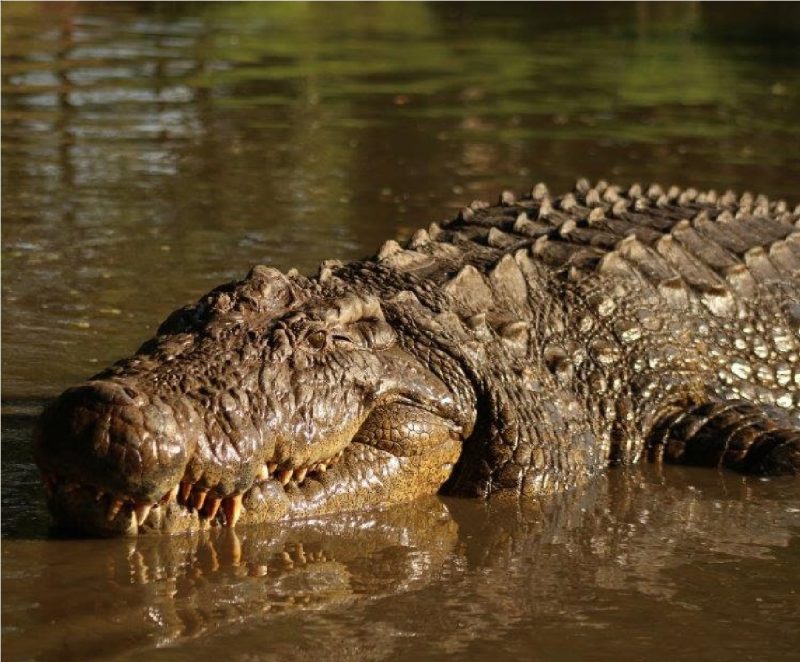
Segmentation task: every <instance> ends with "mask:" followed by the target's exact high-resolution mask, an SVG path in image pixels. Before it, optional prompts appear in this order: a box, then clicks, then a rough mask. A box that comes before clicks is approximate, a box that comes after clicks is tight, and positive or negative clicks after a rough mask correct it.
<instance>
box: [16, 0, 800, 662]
mask: <svg viewBox="0 0 800 662" xmlns="http://www.w3.org/2000/svg"><path fill="white" fill-rule="evenodd" d="M798 7H800V5H797V4H791V3H784V4H782V5H768V4H761V5H753V4H739V5H735V6H732V5H719V4H713V3H711V4H704V3H678V4H662V3H656V4H646V3H640V4H613V3H611V4H601V3H593V4H591V5H575V4H564V5H533V4H530V5H515V6H509V5H504V4H502V3H500V4H497V3H496V4H490V3H485V4H471V5H467V6H463V5H452V4H449V3H442V4H421V3H379V4H367V5H365V4H334V5H331V4H328V3H271V4H261V3H205V4H195V3H186V4H183V3H169V4H147V5H144V4H118V3H62V4H57V5H56V4H50V3H47V4H45V3H38V4H25V3H12V4H9V3H3V5H2V13H3V24H2V30H3V33H2V37H3V39H2V55H3V66H2V129H3V140H2V215H3V233H2V252H3V255H2V257H3V279H2V294H3V298H2V306H3V316H2V325H3V328H2V331H3V353H2V379H3V412H2V413H3V416H2V424H3V438H2V446H3V464H2V500H3V536H4V541H3V550H2V553H3V564H2V573H3V584H2V592H3V603H2V609H3V653H4V654H6V655H8V656H9V657H10V658H11V659H28V658H38V659H54V658H58V659H89V658H92V657H95V658H97V657H100V658H108V657H111V656H114V655H117V656H121V657H127V658H139V657H141V656H142V655H145V654H146V655H148V657H150V656H152V655H153V654H154V653H155V651H156V648H157V647H158V654H159V655H161V656H162V657H167V658H172V657H174V658H175V659H186V657H187V656H191V655H197V656H198V658H200V657H202V658H206V657H210V656H212V655H219V656H220V657H222V656H224V657H225V659H241V660H252V659H262V658H264V657H266V658H267V659H271V658H272V657H274V658H281V659H286V658H292V657H310V656H312V655H313V656H314V657H315V658H318V659H326V658H332V659H359V660H360V659H365V658H371V659H374V658H377V659H386V658H395V659H397V658H425V657H426V656H428V657H433V658H439V657H442V656H444V655H446V654H451V655H458V656H459V657H475V658H481V659H484V658H486V657H489V656H491V657H492V658H495V659H496V658H498V657H508V658H516V659H520V658H523V659H529V658H531V657H540V658H541V659H546V660H552V659H584V658H588V659H595V658H597V657H598V656H604V657H609V656H611V655H613V656H614V657H615V658H617V657H621V658H627V659H642V658H645V657H647V658H648V659H670V658H674V657H676V656H678V657H691V658H692V659H715V660H716V659H719V658H720V657H722V656H723V655H725V656H726V657H727V656H732V655H733V654H735V655H736V656H737V657H742V658H748V657H749V658H763V657H769V658H770V659H780V658H784V659H792V658H793V657H796V651H797V649H798V646H800V641H798V632H800V623H798V617H797V613H798V612H797V604H798V593H797V591H798V588H797V587H798V586H800V576H798V572H799V570H798V569H799V568H800V542H798V541H800V535H798V529H800V512H799V509H800V502H798V494H797V487H796V485H795V484H793V483H789V482H782V481H772V482H760V481H753V480H745V481H743V480H741V479H740V478H737V477H731V476H720V475H718V474H716V473H713V472H693V471H690V470H680V469H671V470H669V471H668V472H666V473H665V475H664V476H660V475H659V474H658V473H657V472H655V471H652V472H651V471H645V472H644V473H642V474H636V473H634V474H630V475H628V474H624V473H621V472H611V473H610V475H609V476H607V477H601V478H600V479H598V481H596V482H595V483H594V484H593V485H592V486H591V488H590V489H589V490H588V491H586V492H580V493H576V494H570V495H564V496H562V497H559V498H557V499H555V500H554V501H553V502H552V503H540V504H529V505H528V506H526V507H524V508H523V507H521V506H520V505H519V504H518V503H517V502H515V501H514V502H504V501H503V500H502V499H495V500H493V501H492V502H490V503H489V504H488V505H487V504H483V503H479V502H472V501H449V500H448V501H446V502H443V501H440V500H438V499H433V500H430V501H424V502H420V503H418V504H413V505H410V506H407V507H403V508H398V509H393V510H390V511H387V512H384V513H366V514H360V515H353V516H348V517H343V518H335V519H330V520H326V521H319V522H307V523H298V524H296V525H293V526H288V527H285V528H284V527H281V529H279V530H275V529H266V530H260V529H257V528H252V529H247V530H243V531H241V532H237V535H230V534H226V533H224V532H212V533H210V534H207V535H203V536H195V537H174V538H157V539H142V540H137V541H135V542H126V541H76V540H59V539H52V538H49V537H48V530H47V522H48V518H47V515H46V513H45V511H44V507H43V504H42V499H41V495H40V492H39V487H38V485H37V479H36V474H35V470H34V468H33V465H32V462H31V458H30V451H29V446H30V426H31V421H32V416H33V415H35V413H36V412H37V411H38V409H39V408H40V406H41V404H42V403H43V402H44V401H45V400H46V399H47V398H48V397H49V396H52V395H54V394H56V393H57V392H59V391H61V390H62V389H63V388H65V387H66V386H68V385H69V384H71V383H74V382H77V381H79V380H81V379H83V378H85V377H86V376H88V375H89V374H91V373H93V372H96V371H97V370H98V369H99V368H100V367H101V366H104V365H106V364H107V363H109V362H111V361H113V360H115V359H116V358H118V357H119V356H121V355H124V354H127V353H129V352H130V351H131V350H132V349H133V348H134V347H135V346H137V345H138V343H139V341H141V340H142V339H143V338H144V337H146V336H148V335H150V333H151V332H152V329H153V328H154V327H155V326H156V325H157V324H158V322H160V320H161V319H162V318H163V317H164V316H165V315H166V314H167V313H168V312H169V311H171V310H172V309H174V308H176V307H177V306H178V305H180V304H181V303H184V302H185V301H188V300H193V299H196V298H197V296H199V295H200V294H201V293H202V292H203V291H205V290H208V289H210V288H211V287H213V286H215V285H217V284H219V283H220V282H222V281H224V280H226V279H231V278H234V277H239V276H241V275H243V274H244V273H246V271H247V270H248V269H249V267H250V266H251V265H252V264H253V263H258V262H262V263H268V264H273V265H275V266H277V267H279V268H284V269H285V268H289V267H292V266H297V267H299V268H300V269H301V270H307V271H308V270H313V269H314V268H315V267H316V264H317V263H318V262H319V261H320V260H321V259H325V258H331V257H338V258H342V259H348V258H355V257H360V256H363V255H365V254H368V253H370V252H372V251H374V250H375V248H376V247H377V246H378V245H379V244H380V242H381V241H382V240H384V239H386V238H387V237H390V236H395V235H409V234H410V232H411V231H412V230H413V229H415V228H416V227H417V226H419V225H422V224H425V223H427V222H429V221H436V220H440V218H441V217H443V216H446V215H451V214H452V212H453V210H454V209H455V208H457V207H458V206H461V205H463V204H464V203H465V202H468V201H470V200H471V199H473V198H479V197H491V196H495V195H497V192H498V191H499V190H501V189H503V188H508V187H510V188H514V189H517V190H523V189H525V188H527V187H529V186H530V185H531V183H532V182H534V181H536V180H540V179H546V180H547V181H548V183H549V184H550V185H551V189H560V188H562V187H564V186H568V185H570V184H571V183H572V181H574V179H575V178H576V177H577V176H578V175H582V176H587V177H590V178H592V179H597V178H599V177H604V178H615V179H619V180H621V181H624V182H630V181H633V180H642V181H645V182H647V181H650V180H661V181H662V182H665V183H672V182H675V183H678V184H684V185H689V184H691V185H694V186H698V187H716V188H725V187H728V186H733V187H736V188H737V189H739V190H743V189H750V190H754V191H759V192H763V193H766V194H768V195H775V196H785V197H788V198H789V199H790V201H791V202H792V203H793V204H796V203H797V202H798V200H797V182H798V180H799V179H800V161H799V160H798V154H800V135H799V134H798V132H797V117H798V116H800V87H798V86H797V85H796V84H795V81H796V78H797V70H798V66H800V49H798V47H797V44H798V43H799V41H798V37H799V36H800V33H798V26H799V25H800V20H798V18H799V16H798ZM731 631H733V632H734V633H735V634H734V636H731ZM178 644H179V645H178Z"/></svg>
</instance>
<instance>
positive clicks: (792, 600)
mask: <svg viewBox="0 0 800 662" xmlns="http://www.w3.org/2000/svg"><path fill="white" fill-rule="evenodd" d="M798 513H800V499H798V496H797V493H796V490H795V489H794V487H793V485H792V483H791V481H772V482H762V481H748V480H743V479H741V478H740V477H734V476H727V475H726V476H721V475H718V474H714V473H713V472H704V471H690V470H681V469H674V470H670V471H667V472H666V473H664V474H663V475H662V474H661V473H660V471H659V470H657V469H655V468H650V469H648V470H645V471H636V472H630V473H626V472H622V471H619V472H612V473H611V474H610V475H609V476H607V477H601V478H599V479H598V480H596V481H594V482H593V483H592V484H591V485H589V487H588V489H586V490H580V491H576V492H573V493H569V494H562V495H559V496H556V497H553V498H552V500H550V501H543V502H538V503H527V504H520V503H519V502H518V501H517V500H516V499H497V500H493V501H490V502H489V503H482V502H477V501H472V500H446V501H444V500H441V499H437V498H431V499H428V500H421V501H419V502H416V503H413V504H408V505H405V506H400V507H396V508H391V509H388V510H386V511H383V512H369V513H357V514H351V515H346V516H340V517H336V518H330V519H321V520H318V521H310V522H297V523H294V524H291V525H286V526H281V527H280V528H277V529H276V528H259V527H249V528H248V527H245V528H244V529H243V530H242V531H239V532H234V531H228V530H213V531H210V532H206V533H202V534H197V535H191V536H172V537H169V536H154V537H149V538H148V537H142V538H139V539H136V540H129V541H128V540H111V541H80V540H50V541H16V540H6V541H5V543H4V553H5V554H6V557H5V559H4V575H5V577H4V584H3V591H4V595H13V596H14V599H13V602H11V603H10V601H8V600H4V619H3V620H4V624H5V626H6V627H7V628H8V629H7V630H6V633H5V635H4V646H6V647H7V649H8V650H11V651H13V652H14V653H15V657H16V658H19V657H25V658H27V657H29V656H30V657H44V658H48V659H55V658H58V659H90V658H92V657H107V656H110V655H117V654H125V655H132V656H134V657H135V656H136V655H138V654H139V653H141V652H142V651H144V650H150V649H153V648H154V647H163V646H173V645H175V644H177V643H180V644H181V648H180V650H181V651H183V652H184V653H183V654H185V652H186V651H187V650H191V649H192V647H193V646H194V645H197V646H200V647H202V648H203V650H204V651H207V650H210V651H215V650H219V651H220V654H223V653H224V654H226V656H227V657H228V658H233V659H243V660H244V659H250V658H248V657H247V655H248V653H247V651H252V650H253V649H252V646H257V647H258V649H261V650H264V651H273V652H275V651H280V653H281V655H282V656H283V657H287V656H288V657H293V656H299V657H304V656H307V655H309V654H312V653H313V654H314V656H315V657H319V658H321V659H349V658H351V657H352V658H353V659H363V654H362V653H363V651H364V650H367V651H371V652H370V654H369V657H374V658H376V659H385V658H390V657H395V656H398V657H402V656H404V655H407V654H409V655H410V654H412V653H414V652H415V651H417V650H419V651H427V652H428V653H429V654H443V653H470V654H475V655H480V654H482V653H483V652H488V651H490V650H491V649H492V647H493V646H497V645H499V643H500V642H501V641H503V642H505V644H508V645H511V644H509V642H516V643H514V644H513V646H522V645H523V644H525V645H532V644H533V643H536V645H537V647H538V649H539V651H540V652H541V653H542V657H543V659H553V658H552V657H551V655H553V656H555V655H556V653H558V652H559V651H560V652H561V654H564V653H567V654H564V657H565V658H569V657H570V655H569V654H568V653H570V652H571V653H573V654H577V653H581V652H582V650H583V647H585V646H592V645H598V644H599V643H602V642H606V641H607V639H608V638H609V637H618V636H619V635H618V634H617V631H618V630H619V629H620V628H621V629H622V630H623V631H625V632H627V633H628V634H629V636H631V637H632V638H631V640H630V641H629V642H628V643H627V644H626V645H627V647H628V649H629V652H630V654H631V657H632V659H635V658H637V657H638V656H639V655H642V656H643V655H646V654H648V648H649V647H650V646H652V645H653V643H654V640H659V639H662V638H664V637H669V638H670V641H673V643H671V644H670V643H669V642H667V643H663V642H662V643H661V644H660V646H661V653H662V654H665V655H666V654H667V653H668V652H669V651H670V649H672V648H675V647H677V646H678V643H677V642H674V639H673V637H674V634H675V631H674V628H679V629H680V631H682V632H683V633H684V635H685V636H686V637H688V638H689V639H693V638H699V637H701V636H702V637H706V636H709V638H708V639H707V640H706V641H705V644H704V645H705V646H707V647H709V652H711V650H712V649H713V647H724V646H725V645H726V639H725V636H722V635H721V634H720V633H719V632H716V633H711V634H710V635H709V634H708V633H707V632H706V630H708V626H709V624H713V623H715V622H716V621H717V620H719V621H720V622H725V621H727V620H728V619H733V620H735V621H736V623H737V627H742V628H749V629H750V633H751V635H752V637H753V639H754V641H757V640H758V638H759V637H765V638H768V637H770V636H771V635H770V630H771V628H772V627H773V626H775V625H776V624H780V623H786V624H787V626H788V625H789V624H791V623H792V621H793V620H795V619H796V616H797V612H796V606H797V594H796V589H797V586H798V584H797V580H800V571H799V570H798V567H797V564H796V563H792V554H793V555H794V558H795V559H796V554H797V545H798V529H800V521H798ZM792 549H793V550H794V551H793V552H792V551H791V550H792ZM789 563H791V564H792V566H793V567H785V566H786V565H787V564H789ZM780 575H782V576H783V577H784V578H785V583H778V584H777V585H776V584H775V582H774V578H775V577H776V576H780ZM722 596H724V597H725V600H723V602H722V603H719V602H718V600H719V598H720V597H722ZM728 600H730V602H727V603H726V601H728ZM662 605H663V606H662ZM709 609H712V610H713V613H712V614H708V615H706V616H703V617H702V618H701V617H699V614H703V613H704V611H707V610H709ZM98 614H106V615H107V618H104V619H98ZM643 614H650V616H648V618H657V619H658V622H649V623H648V622H642V620H641V618H642V615H643ZM656 615H657V616H656ZM765 619H767V620H768V621H769V622H767V620H765ZM11 624H13V625H11ZM556 625H557V628H556V629H554V628H555V626H556ZM557 633H561V634H557ZM566 633H572V634H571V635H570V636H569V637H566V638H565V639H560V637H561V636H563V635H565V634H566ZM312 634H313V641H309V636H311V635H312ZM588 635H591V637H594V638H596V641H595V642H594V644H593V643H592V642H591V640H587V639H586V637H587V636H588ZM417 637H419V638H421V640H417V639H416V638H417ZM572 637H577V638H576V639H573V638H572ZM636 637H639V638H638V639H637V638H636ZM415 641H416V643H415ZM420 641H421V642H424V645H423V644H422V643H420ZM193 642H196V644H195V643H193ZM493 642H494V643H493ZM797 643H798V641H797V638H796V632H795V634H794V635H788V636H787V637H786V638H785V640H783V641H777V642H776V641H772V642H771V644H770V646H771V648H770V651H771V659H779V658H781V657H782V656H783V657H785V659H790V656H791V655H793V654H794V653H795V650H794V647H796V644H797ZM513 646H512V647H513ZM187 647H188V648H187ZM176 650H177V649H176ZM523 650H524V649H523ZM523 650H520V653H521V654H522V652H523ZM225 651H227V653H225ZM348 651H349V652H348ZM198 654H200V653H199V652H198ZM414 654H416V653H414ZM237 656H238V657H237ZM702 657H703V656H702V655H698V659H699V658H702ZM710 657H714V658H715V659H719V651H717V653H716V654H715V655H710Z"/></svg>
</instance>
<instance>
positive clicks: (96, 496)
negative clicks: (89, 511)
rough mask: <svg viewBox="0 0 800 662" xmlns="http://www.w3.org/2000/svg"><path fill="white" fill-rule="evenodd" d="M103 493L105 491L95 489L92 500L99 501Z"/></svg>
mask: <svg viewBox="0 0 800 662" xmlns="http://www.w3.org/2000/svg"><path fill="white" fill-rule="evenodd" d="M105 495H106V493H105V492H103V490H97V494H95V495H94V500H95V501H100V499H102V498H103V497H104V496H105Z"/></svg>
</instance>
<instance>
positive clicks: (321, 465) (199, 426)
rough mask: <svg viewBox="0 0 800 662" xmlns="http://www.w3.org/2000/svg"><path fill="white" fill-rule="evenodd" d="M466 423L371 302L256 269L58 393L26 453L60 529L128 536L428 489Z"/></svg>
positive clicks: (448, 463) (456, 448) (372, 501)
mask: <svg viewBox="0 0 800 662" xmlns="http://www.w3.org/2000/svg"><path fill="white" fill-rule="evenodd" d="M469 425H470V423H469V422H468V421H464V420H463V416H461V415H460V414H459V412H458V407H457V405H456V403H455V402H454V396H453V394H452V393H451V391H450V390H449V389H448V387H447V386H446V385H445V384H444V383H443V381H442V380H441V379H439V378H438V377H437V376H436V375H435V374H434V373H433V372H431V371H430V370H429V369H428V368H427V367H426V366H425V365H424V364H423V363H422V362H421V361H419V360H418V359H416V358H415V357H414V356H413V354H412V353H410V352H409V351H407V349H405V348H404V347H403V344H402V343H401V342H400V340H399V338H398V335H397V333H396V331H395V329H394V328H393V327H392V325H390V324H389V323H388V322H387V321H386V319H385V317H384V314H383V311H382V307H381V303H380V302H379V301H378V300H377V299H376V298H374V297H369V296H361V295H356V294H353V293H352V292H350V293H348V292H346V291H342V290H339V291H335V290H333V289H331V288H330V287H326V286H323V285H322V284H321V283H320V282H319V281H318V280H315V279H306V278H303V277H301V276H298V275H296V274H292V275H288V276H287V275H283V274H281V273H280V272H278V271H277V270H274V269H269V268H265V267H256V268H254V269H253V270H252V271H251V272H250V274H249V275H248V276H247V277H246V278H245V279H244V280H243V281H241V282H239V283H232V284H229V285H226V286H222V287H220V288H218V289H216V290H214V291H212V292H211V293H209V294H208V295H207V296H205V297H203V298H202V299H201V300H200V301H199V302H198V303H197V304H196V305H193V306H188V307H186V308H183V309H180V310H178V311H176V312H175V313H173V314H172V315H171V316H170V317H169V318H168V319H167V320H166V321H165V322H164V323H163V324H162V325H161V327H160V328H159V330H158V334H157V336H156V337H155V338H154V339H152V340H150V341H148V342H147V343H145V344H144V345H143V346H142V347H141V348H140V349H139V351H138V352H137V353H136V354H135V355H134V356H133V357H131V358H128V359H125V360H123V361H120V362H118V363H117V364H115V365H114V366H112V367H111V368H109V369H107V370H105V371H104V372H102V373H100V374H98V375H96V376H95V377H94V378H92V379H91V380H89V381H87V382H85V383H84V384H82V385H79V386H77V387H75V388H71V389H69V390H67V391H66V392H65V393H63V394H62V395H61V396H60V397H59V398H58V399H57V400H56V401H55V402H53V403H52V404H51V405H50V406H49V407H48V408H47V409H46V410H45V412H44V413H43V415H42V417H41V420H40V422H39V426H38V430H37V434H36V442H35V457H36V462H37V464H38V466H39V468H40V471H41V474H42V477H43V480H44V483H45V486H46V488H47V491H48V503H49V506H50V509H51V511H52V513H53V515H54V517H55V519H56V521H57V522H58V523H60V524H62V525H64V526H67V527H68V528H71V529H76V530H79V531H83V532H85V533H89V534H92V535H122V534H127V535H135V534H137V533H142V532H145V531H151V530H156V531H181V530H188V529H194V528H202V527H206V526H216V525H223V526H233V525H236V524H237V522H239V521H240V520H241V521H242V522H247V521H250V522H268V521H275V520H279V519H283V518H289V517H292V516H303V515H312V514H313V515H316V514H322V513H330V512H337V511H343V510H352V509H358V508H362V507H367V506H371V505H378V504H383V503H389V502H393V501H403V500H408V499H410V498H413V497H415V496H418V495H420V494H424V493H434V492H435V491H436V490H437V488H438V487H439V486H440V485H441V484H442V483H443V482H444V481H445V480H446V479H447V477H448V474H449V472H450V469H451V468H452V466H453V463H454V462H455V461H456V459H457V457H458V454H459V452H460V447H461V444H460V440H461V439H462V438H463V435H464V434H465V433H467V432H468V429H467V428H468V427H469Z"/></svg>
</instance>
